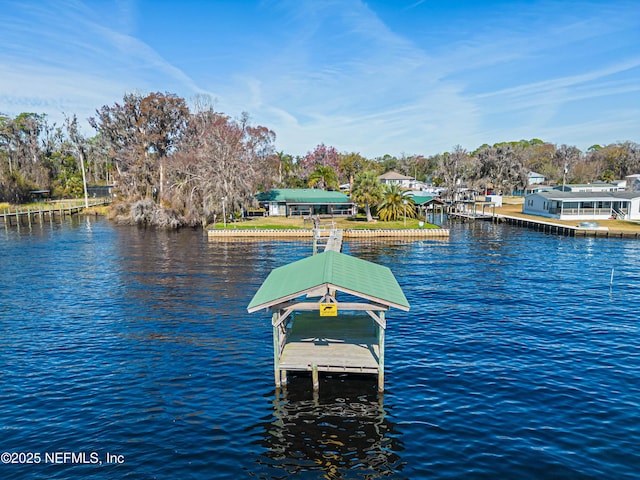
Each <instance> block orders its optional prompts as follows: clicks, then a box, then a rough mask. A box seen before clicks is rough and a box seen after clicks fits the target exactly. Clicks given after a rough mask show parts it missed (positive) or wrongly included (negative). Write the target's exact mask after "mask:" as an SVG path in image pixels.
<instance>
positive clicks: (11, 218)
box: [0, 199, 111, 227]
mask: <svg viewBox="0 0 640 480" xmlns="http://www.w3.org/2000/svg"><path fill="white" fill-rule="evenodd" d="M109 203H111V200H110V199H99V200H93V201H91V202H89V207H97V206H102V205H107V204H109ZM85 208H86V206H85V203H84V201H78V202H73V203H71V204H68V205H63V204H59V205H55V206H54V205H51V206H49V207H47V206H46V204H45V205H43V206H39V207H27V208H15V209H14V210H13V211H12V210H11V209H10V208H8V209H4V210H3V211H2V212H1V213H0V220H2V222H3V223H4V225H5V227H10V226H13V225H15V226H18V227H19V226H20V225H21V224H25V225H31V224H32V223H33V222H38V223H42V222H43V221H44V219H45V218H47V217H48V219H49V221H53V220H54V219H55V218H56V217H58V218H64V217H66V216H72V215H74V214H77V213H79V212H81V211H82V210H84V209H85Z"/></svg>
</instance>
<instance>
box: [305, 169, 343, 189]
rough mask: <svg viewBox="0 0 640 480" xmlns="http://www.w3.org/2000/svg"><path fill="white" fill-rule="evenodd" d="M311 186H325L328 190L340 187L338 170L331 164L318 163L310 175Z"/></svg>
mask: <svg viewBox="0 0 640 480" xmlns="http://www.w3.org/2000/svg"><path fill="white" fill-rule="evenodd" d="M308 183H309V187H311V188H313V187H314V186H316V185H317V186H318V187H319V188H325V189H327V190H336V189H337V188H338V175H337V174H336V171H335V170H334V169H333V168H331V167H329V166H322V165H318V166H317V167H316V168H315V170H314V171H313V172H311V174H310V175H309V179H308Z"/></svg>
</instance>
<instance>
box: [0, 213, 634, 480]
mask: <svg viewBox="0 0 640 480" xmlns="http://www.w3.org/2000/svg"><path fill="white" fill-rule="evenodd" d="M310 251H311V246H310V245H309V244H307V243H302V242H301V243H294V242H253V243H251V242H249V243H213V242H208V241H207V239H206V237H205V236H204V235H203V234H202V232H200V231H182V232H177V233H176V232H172V233H166V232H156V231H152V230H141V229H137V228H128V227H126V228H122V227H115V226H113V225H111V224H110V223H108V222H106V221H104V220H94V219H74V220H72V221H69V222H67V223H63V224H55V225H50V224H45V225H44V226H42V227H40V226H37V227H33V228H32V229H31V230H29V229H28V228H24V227H23V228H21V230H20V231H18V230H17V229H16V228H15V227H13V228H10V229H3V228H0V272H1V273H0V275H1V277H0V279H1V283H2V287H1V296H0V329H1V335H0V412H1V417H0V452H9V453H10V454H11V455H10V456H9V459H10V460H11V459H13V460H17V461H20V460H22V461H24V460H29V458H31V460H32V461H36V458H37V457H36V454H39V455H40V456H41V457H40V463H39V464H29V465H16V464H4V465H3V464H0V478H3V479H23V478H29V479H31V478H43V479H44V478H47V479H49V478H52V479H67V478H69V479H71V478H100V479H112V478H132V479H153V478H159V479H165V478H166V479H173V478H179V479H184V480H186V479H209V478H229V479H239V478H269V479H271V478H290V477H295V478H305V479H307V478H308V479H316V478H318V479H320V478H328V479H338V478H347V479H352V478H353V479H356V478H357V479H377V478H408V479H414V478H428V479H445V478H446V479H450V478H465V479H468V478H471V479H475V478H486V479H493V478H505V479H509V478H516V479H521V478H535V479H540V478H543V479H546V478H549V479H551V478H563V479H564V478H568V479H574V478H575V479H602V478H616V479H631V478H640V328H639V322H640V320H639V317H640V315H639V313H640V242H638V241H635V240H610V239H589V238H587V239H585V238H577V239H575V238H565V237H557V236H553V235H546V234H542V233H538V232H533V231H529V230H525V229H518V228H511V227H506V226H497V225H490V224H485V223H476V224H473V225H454V226H452V232H451V238H450V239H449V240H447V241H440V240H428V241H417V242H371V243H354V242H350V243H347V244H346V246H345V252H346V253H350V254H353V255H356V256H359V257H361V258H365V259H367V260H371V261H374V262H377V263H381V264H384V265H388V266H389V267H390V268H391V269H392V270H393V272H394V273H395V275H396V277H397V278H398V281H399V283H400V284H401V285H402V287H403V288H404V290H405V293H406V295H407V298H408V299H409V301H410V303H411V306H412V309H411V312H409V313H403V312H399V311H392V312H391V313H390V314H389V315H388V330H387V357H386V364H387V368H386V388H387V390H386V392H385V394H384V395H378V394H377V393H376V391H375V379H374V378H368V377H357V376H356V377H344V376H340V375H337V376H333V377H331V378H327V377H322V382H321V386H320V393H319V396H317V397H315V398H314V395H313V394H312V392H311V391H310V390H311V388H310V387H311V381H310V379H309V378H308V377H303V376H301V377H299V378H293V379H292V382H291V384H290V385H289V387H288V388H287V390H286V392H284V393H282V394H280V395H276V392H275V391H274V388H273V385H272V382H273V374H272V344H271V329H270V322H269V320H270V319H269V315H268V314H267V313H266V312H260V313H256V314H252V315H248V314H247V313H246V305H247V304H248V303H249V301H250V299H251V297H252V295H253V293H254V292H255V291H256V289H257V288H258V286H259V285H260V283H261V282H262V280H263V279H264V278H265V277H266V275H267V274H268V273H269V271H270V270H271V269H272V268H274V267H276V266H279V265H282V264H284V263H287V262H290V261H293V260H296V259H299V258H302V257H303V256H305V255H307V254H309V253H310ZM612 268H614V269H615V272H614V276H613V285H612V286H610V280H611V271H612ZM65 452H66V453H65ZM19 453H22V454H25V455H22V456H20V455H19ZM72 453H73V454H74V455H75V457H71V456H70V455H71V454H72ZM28 454H32V455H31V457H29V456H26V455H28ZM65 455H66V456H65ZM107 455H111V456H110V457H108V458H107ZM5 458H6V457H4V456H3V459H5ZM54 459H55V460H57V461H58V462H59V463H58V464H51V463H50V461H52V460H54ZM107 460H110V461H111V463H107ZM81 461H85V462H87V463H90V462H94V461H95V462H98V463H96V464H79V463H78V462H81ZM99 462H102V464H100V463H99Z"/></svg>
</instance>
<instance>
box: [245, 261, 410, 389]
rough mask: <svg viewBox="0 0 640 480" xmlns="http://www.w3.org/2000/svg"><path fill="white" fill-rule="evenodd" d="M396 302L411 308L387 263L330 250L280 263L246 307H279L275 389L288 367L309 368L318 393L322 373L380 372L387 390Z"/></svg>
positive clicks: (275, 323) (273, 322) (275, 331)
mask: <svg viewBox="0 0 640 480" xmlns="http://www.w3.org/2000/svg"><path fill="white" fill-rule="evenodd" d="M338 293H340V301H339V300H338ZM343 296H344V297H345V298H344V299H343V298H342V297H343ZM392 307H393V308H398V309H400V310H404V311H408V310H409V302H408V301H407V299H406V297H405V296H404V293H403V292H402V289H401V288H400V286H399V285H398V282H397V281H396V279H395V277H394V276H393V273H391V270H390V269H389V268H387V267H384V266H382V265H377V264H375V263H372V262H368V261H366V260H362V259H359V258H356V257H352V256H349V255H345V254H343V253H339V252H336V251H334V250H325V251H324V252H322V253H318V254H316V255H312V256H310V257H307V258H304V259H302V260H298V261H297V262H293V263H291V264H288V265H285V266H282V267H279V268H276V269H274V270H273V271H272V272H271V273H270V274H269V276H268V277H267V278H266V279H265V281H264V282H263V284H262V285H261V286H260V288H259V289H258V291H257V292H256V294H255V295H254V297H253V299H252V300H251V302H250V303H249V305H248V307H247V311H248V312H249V313H253V312H256V311H258V310H261V309H272V311H273V315H272V319H271V325H272V327H273V369H274V377H275V384H276V387H277V388H280V387H281V386H282V385H286V383H287V372H288V371H303V372H311V379H312V383H313V389H314V390H315V391H317V390H318V388H319V379H318V375H319V372H344V373H362V374H374V375H376V374H377V376H378V390H379V391H381V392H382V391H383V390H384V341H385V330H386V327H387V322H386V317H385V312H386V311H387V310H389V308H392Z"/></svg>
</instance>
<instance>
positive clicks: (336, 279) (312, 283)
mask: <svg viewBox="0 0 640 480" xmlns="http://www.w3.org/2000/svg"><path fill="white" fill-rule="evenodd" d="M320 287H327V288H329V289H335V290H337V291H341V292H345V293H348V294H350V295H354V296H357V297H360V298H365V299H367V300H370V301H373V302H376V303H380V304H382V305H386V306H389V307H395V308H398V309H400V310H405V311H408V310H409V302H408V301H407V299H406V297H405V296H404V293H403V292H402V289H401V288H400V285H398V282H397V280H396V278H395V277H394V276H393V273H392V272H391V270H390V269H389V268H388V267H385V266H383V265H378V264H376V263H372V262H368V261H366V260H362V259H360V258H356V257H352V256H349V255H346V254H344V253H340V252H334V251H332V250H329V251H326V252H323V253H319V254H317V255H313V256H311V257H307V258H304V259H302V260H298V261H297V262H293V263H290V264H288V265H284V266H282V267H279V268H276V269H274V270H273V271H272V272H271V273H270V274H269V276H268V277H267V278H266V280H265V281H264V283H263V284H262V285H261V286H260V288H259V289H258V291H257V292H256V294H255V295H254V297H253V299H252V300H251V302H250V303H249V306H248V307H247V310H248V311H249V313H252V312H255V311H257V310H260V309H262V308H269V307H271V306H273V305H276V304H279V303H282V302H286V301H288V300H292V299H294V298H297V297H300V296H302V295H305V294H307V293H310V292H313V291H314V290H317V289H318V288H320Z"/></svg>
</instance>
